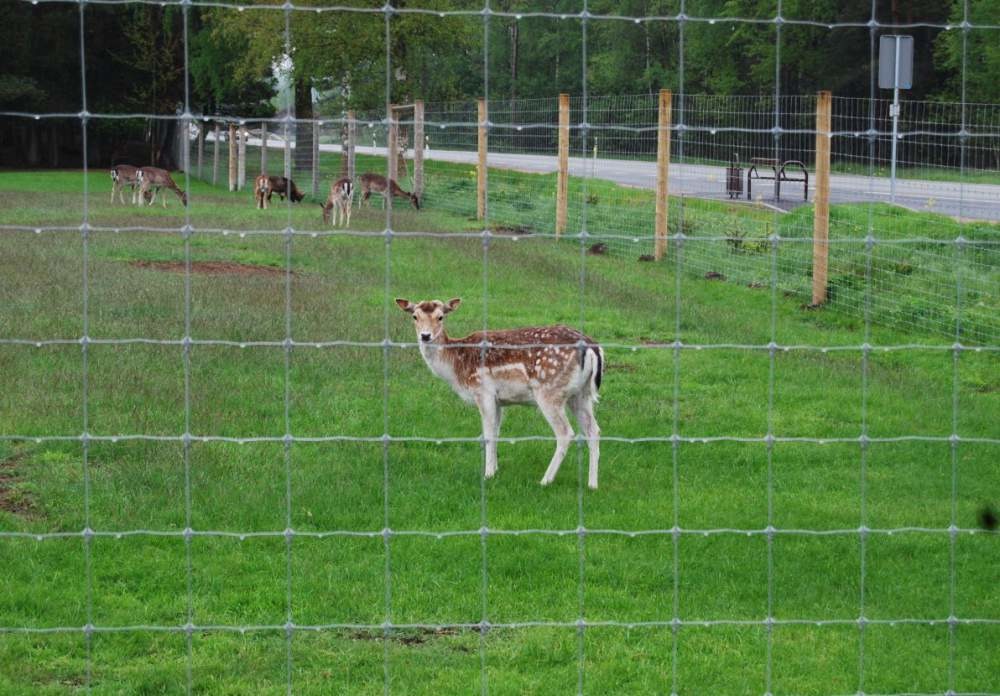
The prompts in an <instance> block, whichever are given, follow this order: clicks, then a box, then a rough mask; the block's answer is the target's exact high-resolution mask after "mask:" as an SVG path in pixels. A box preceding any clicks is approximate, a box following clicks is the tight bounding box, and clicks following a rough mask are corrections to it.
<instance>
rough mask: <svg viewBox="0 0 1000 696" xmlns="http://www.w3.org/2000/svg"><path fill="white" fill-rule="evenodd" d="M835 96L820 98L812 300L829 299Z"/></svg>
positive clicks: (817, 110)
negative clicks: (828, 266)
mask: <svg viewBox="0 0 1000 696" xmlns="http://www.w3.org/2000/svg"><path fill="white" fill-rule="evenodd" d="M832 101H833V100H832V99H831V95H830V92H828V91H826V90H824V91H822V92H820V93H819V94H818V95H817V98H816V200H815V201H814V203H813V269H812V270H813V286H812V303H813V305H821V304H823V303H825V302H826V279H827V263H828V261H829V253H830V246H829V243H828V241H827V240H828V239H829V233H830V126H831V121H832V113H831V106H832Z"/></svg>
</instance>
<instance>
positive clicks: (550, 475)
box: [537, 396, 573, 486]
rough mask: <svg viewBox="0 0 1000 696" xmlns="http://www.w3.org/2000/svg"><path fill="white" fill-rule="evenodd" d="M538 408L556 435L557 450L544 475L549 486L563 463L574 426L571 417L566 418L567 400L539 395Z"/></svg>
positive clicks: (544, 481) (543, 482) (544, 483)
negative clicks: (570, 421) (571, 424)
mask: <svg viewBox="0 0 1000 696" xmlns="http://www.w3.org/2000/svg"><path fill="white" fill-rule="evenodd" d="M537 403H538V408H539V410H540V411H541V412H542V415H543V416H545V420H547V421H548V422H549V425H550V426H552V432H554V433H555V435H556V451H555V454H553V455H552V461H550V462H549V468H548V469H546V470H545V476H543V477H542V485H543V486H547V485H549V484H550V483H552V482H553V481H555V478H556V474H558V473H559V466H560V465H561V464H562V460H563V458H564V457H565V456H566V451H567V450H568V449H569V443H570V442H571V441H572V439H573V428H572V427H570V424H569V419H568V418H566V402H565V401H562V400H557V399H552V398H546V397H544V396H539V397H538V398H537Z"/></svg>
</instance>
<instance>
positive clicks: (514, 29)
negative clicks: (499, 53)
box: [510, 20, 520, 102]
mask: <svg viewBox="0 0 1000 696" xmlns="http://www.w3.org/2000/svg"><path fill="white" fill-rule="evenodd" d="M519 25H520V22H518V21H517V20H515V21H514V22H512V23H511V25H510V100H511V101H512V102H513V101H514V100H515V99H517V57H518V56H517V48H518V42H517V39H518V34H519V28H520V27H519Z"/></svg>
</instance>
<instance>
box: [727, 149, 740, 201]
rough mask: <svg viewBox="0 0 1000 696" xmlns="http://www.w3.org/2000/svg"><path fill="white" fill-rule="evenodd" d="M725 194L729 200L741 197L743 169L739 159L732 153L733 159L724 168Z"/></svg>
mask: <svg viewBox="0 0 1000 696" xmlns="http://www.w3.org/2000/svg"><path fill="white" fill-rule="evenodd" d="M726 193H728V194H729V197H730V198H740V197H741V196H742V195H743V167H741V166H740V160H739V157H738V156H737V155H736V153H735V152H734V153H733V159H732V160H731V161H730V162H729V166H728V167H726Z"/></svg>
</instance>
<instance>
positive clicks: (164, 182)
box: [135, 167, 188, 208]
mask: <svg viewBox="0 0 1000 696" xmlns="http://www.w3.org/2000/svg"><path fill="white" fill-rule="evenodd" d="M135 178H136V180H137V181H138V182H139V205H142V200H143V198H147V194H148V193H149V191H150V189H152V192H153V195H152V197H151V198H148V200H149V205H153V201H155V200H156V194H157V193H159V192H160V189H162V188H164V187H166V188H168V189H170V190H171V191H173V192H174V193H176V194H177V197H178V198H180V199H181V203H183V204H184V205H187V203H188V199H187V194H186V193H184V192H183V191H181V189H180V187H179V186H177V184H175V183H174V180H173V179H172V178H171V176H170V172H168V171H167V170H166V169H160V168H159V167H139V171H137V172H136V174H135ZM162 199H163V207H164V208H166V207H167V197H166V195H163V196H162Z"/></svg>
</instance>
